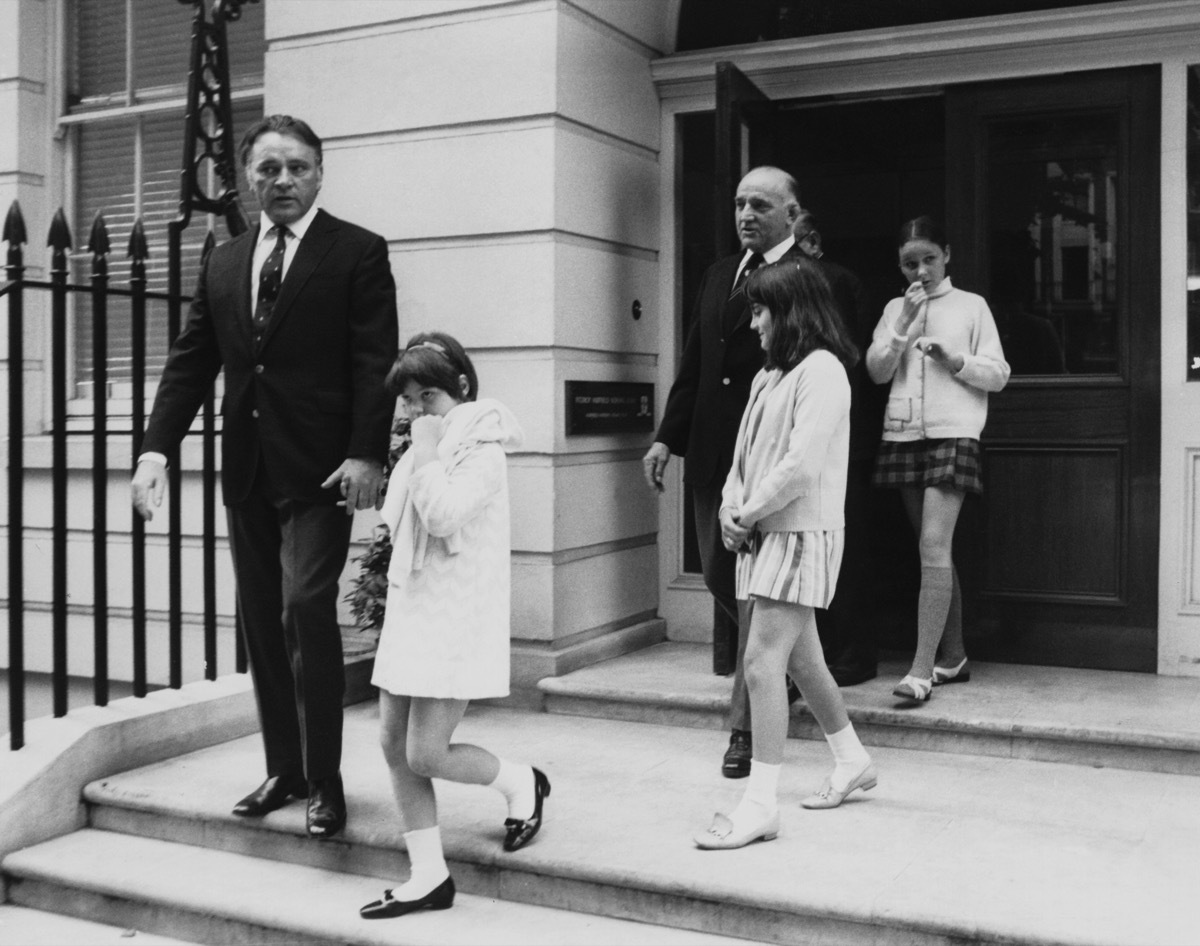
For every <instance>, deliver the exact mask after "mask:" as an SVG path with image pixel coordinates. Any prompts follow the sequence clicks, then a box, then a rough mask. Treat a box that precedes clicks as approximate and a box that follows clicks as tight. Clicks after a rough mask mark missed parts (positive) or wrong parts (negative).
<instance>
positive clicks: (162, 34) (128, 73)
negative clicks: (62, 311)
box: [63, 0, 266, 398]
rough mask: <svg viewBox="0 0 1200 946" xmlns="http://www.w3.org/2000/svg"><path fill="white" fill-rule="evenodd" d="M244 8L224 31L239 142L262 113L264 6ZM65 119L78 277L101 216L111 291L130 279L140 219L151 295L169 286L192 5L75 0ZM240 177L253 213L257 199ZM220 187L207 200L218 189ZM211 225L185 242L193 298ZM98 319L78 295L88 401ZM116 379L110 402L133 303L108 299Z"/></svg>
mask: <svg viewBox="0 0 1200 946" xmlns="http://www.w3.org/2000/svg"><path fill="white" fill-rule="evenodd" d="M265 2H266V0H260V2H259V3H246V4H244V5H243V6H242V16H241V18H240V19H239V20H236V21H233V22H231V23H228V24H227V25H226V33H227V36H228V41H229V65H230V84H231V92H232V99H233V103H234V115H233V124H234V141H235V142H236V141H238V140H239V139H240V137H241V135H242V133H243V132H244V131H245V129H246V128H247V127H248V126H249V125H250V124H252V123H253V122H254V121H256V120H257V119H259V118H260V117H261V116H262V74H263V56H264V51H265V48H266V44H265V40H264V36H263V5H264V3H265ZM68 9H69V10H70V13H71V19H70V28H69V40H70V48H69V51H68V57H67V61H68V63H69V75H68V87H69V107H68V114H67V115H66V116H65V117H64V119H63V124H64V125H65V126H66V128H67V132H68V142H69V145H70V165H71V168H72V173H71V175H70V180H71V181H72V184H73V189H74V191H73V200H71V201H70V205H73V207H74V214H73V215H72V216H71V218H70V219H71V223H72V230H73V233H72V235H73V237H74V241H75V247H74V251H73V255H72V259H73V273H72V277H73V281H75V282H83V283H86V282H87V280H88V278H89V275H90V263H91V256H90V254H88V253H87V252H86V247H87V242H88V235H89V233H90V231H91V227H92V221H93V220H94V219H95V216H96V214H97V213H103V214H104V220H105V222H106V224H107V226H108V232H109V237H110V240H111V241H112V253H111V254H110V257H109V273H110V279H111V282H112V284H113V285H124V284H125V283H126V282H127V280H128V278H129V260H128V259H127V258H126V250H127V247H128V245H129V235H130V233H131V231H132V229H133V224H134V221H135V220H136V219H137V218H138V217H139V216H140V217H141V218H142V224H143V226H144V228H145V232H146V240H147V244H148V246H149V250H150V257H149V259H148V260H147V265H146V275H147V281H148V288H150V289H151V290H154V291H165V290H166V288H167V225H168V223H169V222H170V221H171V220H173V219H174V218H175V216H176V215H177V213H178V207H179V185H180V168H181V164H182V156H183V149H184V111H185V101H186V94H187V81H188V64H189V55H190V48H191V33H192V26H191V24H192V16H193V8H192V6H191V5H190V4H183V3H179V2H177V0H71V2H70V3H69V6H68ZM240 178H241V175H240V173H239V182H238V183H239V187H240V188H241V189H242V201H243V205H244V206H245V207H246V209H247V211H248V212H253V210H254V209H255V207H254V202H253V198H252V197H250V196H249V195H248V194H247V192H246V188H245V182H244V180H241V179H240ZM215 190H216V188H215V187H214V188H211V189H210V192H214V193H215ZM209 223H210V221H209V219H208V218H207V217H206V216H205V215H202V214H200V215H193V217H192V221H191V224H190V225H189V227H188V229H187V230H186V231H185V232H184V235H183V242H182V258H183V273H182V283H181V285H182V286H183V289H184V291H185V292H190V291H191V287H192V285H193V284H194V282H195V279H196V275H197V272H198V269H199V262H200V252H201V248H202V247H203V244H204V239H205V236H206V235H207V232H208V227H209ZM212 225H213V229H214V233H215V237H216V239H217V241H218V242H220V241H223V240H225V239H227V238H228V236H229V234H228V232H227V231H226V229H225V225H224V221H223V220H214V221H213V222H212ZM147 322H148V324H147V353H146V356H147V362H146V364H147V373H148V376H149V377H150V378H151V379H152V378H154V377H156V376H157V374H158V373H159V371H160V370H161V368H162V366H163V363H164V362H165V360H166V354H167V347H168V339H167V328H166V305H165V303H163V302H152V303H151V304H150V305H149V306H148V312H147ZM92 328H93V317H92V311H91V305H90V300H89V299H88V298H87V297H86V296H78V297H76V299H75V309H74V330H75V331H74V345H73V350H74V352H75V379H76V386H75V393H76V395H77V396H81V397H90V396H91V394H92V391H91V378H92ZM108 338H109V343H108V377H109V379H110V390H109V392H108V394H109V396H110V397H115V398H121V397H122V396H127V391H128V382H129V379H130V373H131V356H132V350H131V342H130V311H129V305H128V301H127V300H125V299H122V298H120V297H113V298H111V299H110V302H109V331H108Z"/></svg>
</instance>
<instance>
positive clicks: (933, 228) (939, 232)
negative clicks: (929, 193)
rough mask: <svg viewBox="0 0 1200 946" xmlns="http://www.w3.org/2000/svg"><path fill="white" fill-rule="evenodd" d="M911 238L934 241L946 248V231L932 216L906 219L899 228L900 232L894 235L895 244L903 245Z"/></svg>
mask: <svg viewBox="0 0 1200 946" xmlns="http://www.w3.org/2000/svg"><path fill="white" fill-rule="evenodd" d="M912 240H925V241H926V242H928V243H936V244H937V245H938V246H940V247H941V248H942V249H943V250H944V249H945V248H946V231H945V230H943V229H942V225H941V224H940V223H938V222H937V221H936V220H934V219H933V218H932V217H928V216H925V215H922V216H920V217H917V218H916V219H915V220H910V221H908V223H906V224H905V225H904V226H902V227H901V228H900V233H899V234H898V235H897V237H896V246H897V247H903V246H904V244H905V243H908V242H910V241H912Z"/></svg>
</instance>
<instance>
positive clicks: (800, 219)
mask: <svg viewBox="0 0 1200 946" xmlns="http://www.w3.org/2000/svg"><path fill="white" fill-rule="evenodd" d="M801 227H804V228H805V229H806V230H808V231H809V232H812V233H818V234H819V233H820V232H821V228H820V227H819V226H817V215H816V214H815V213H813V212H812V211H811V210H805V209H804V208H803V207H801V208H800V212H799V213H798V214H796V223H795V225H794V226H793V227H792V229H793V230H799V229H800V228H801Z"/></svg>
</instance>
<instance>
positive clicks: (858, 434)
mask: <svg viewBox="0 0 1200 946" xmlns="http://www.w3.org/2000/svg"><path fill="white" fill-rule="evenodd" d="M793 233H794V234H795V237H796V245H797V246H799V247H800V249H802V250H803V251H804V252H805V253H807V254H808V256H809V257H810V258H812V259H815V260H818V261H820V264H821V266H822V272H823V273H824V274H825V277H826V278H827V279H828V280H829V283H830V286H831V287H833V290H834V304H835V306H836V307H837V310H838V314H839V315H840V316H841V317H842V323H843V325H844V326H845V327H846V330H847V332H848V333H849V335H850V338H851V340H852V341H853V342H854V344H855V346H856V347H858V349H859V351H865V350H866V348H867V346H868V345H870V344H871V335H872V332H873V330H874V328H875V316H874V313H873V312H872V311H871V305H870V302H869V301H868V299H867V290H866V288H865V287H864V286H863V284H862V281H861V280H860V279H859V278H858V277H857V276H856V275H855V274H854V273H852V272H851V271H850V270H848V269H846V267H844V266H839V265H838V264H837V263H835V262H833V261H832V260H830V259H829V257H828V256H826V255H825V251H824V248H823V240H822V237H821V231H820V229H819V228H818V225H817V218H816V216H815V215H814V214H813V213H812V212H811V211H809V210H805V209H803V208H802V209H801V210H800V213H799V215H798V216H797V218H796V224H795V227H794V228H793ZM878 390H879V389H878V387H877V386H876V385H874V384H873V383H872V382H871V378H870V376H869V375H868V374H867V369H866V365H865V364H864V362H863V361H862V360H861V359H860V360H859V361H858V363H857V364H855V365H854V367H852V368H851V369H850V392H851V399H850V467H849V472H848V474H847V478H846V532H845V539H846V548H845V552H844V554H843V556H842V569H841V574H840V576H839V577H838V587H837V594H835V595H834V596H833V601H832V602H831V603H830V605H829V608H828V610H818V611H817V629H818V630H819V631H820V634H821V641H822V644H823V646H824V649H825V653H826V654H827V655H828V657H829V661H828V662H829V672H830V673H832V674H833V679H834V680H836V681H837V684H838V686H854V685H855V684H858V683H863V682H865V681H867V680H872V679H874V678H875V675H876V673H877V672H878V671H877V664H878V660H879V652H878V642H877V639H876V634H875V626H874V617H873V615H872V613H871V603H872V602H873V601H874V599H875V595H874V588H873V569H872V565H871V527H872V517H871V508H870V497H871V473H872V471H873V470H874V469H875V453H876V450H877V448H878V445H879V431H880V428H881V427H882V425H883V402H882V399H881V398H880V397H879V395H878V393H877V392H878Z"/></svg>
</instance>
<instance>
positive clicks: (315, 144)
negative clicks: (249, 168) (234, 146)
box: [238, 115, 321, 167]
mask: <svg viewBox="0 0 1200 946" xmlns="http://www.w3.org/2000/svg"><path fill="white" fill-rule="evenodd" d="M269 131H274V132H278V133H279V134H281V135H290V136H291V137H293V138H296V139H297V140H299V141H303V142H304V143H305V144H306V145H308V146H309V147H310V148H312V149H313V151H315V152H316V153H317V166H318V167H320V166H321V139H320V138H318V137H317V133H316V132H315V131H313V130H312V128H311V127H309V124H308V122H306V121H304V119H302V118H292V116H291V115H268V116H266V118H262V119H259V120H258V121H256V122H255V123H254V124H253V125H251V126H250V127H249V128H248V129H246V133H245V134H244V135H242V143H241V144H240V145H238V159H239V160H240V161H241V162H242V167H245V166H246V165H247V164H249V163H250V152H251V151H253V150H254V142H256V141H257V140H258V139H259V136H261V135H265V134H266V133H267V132H269Z"/></svg>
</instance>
